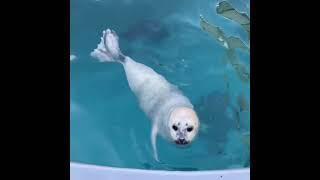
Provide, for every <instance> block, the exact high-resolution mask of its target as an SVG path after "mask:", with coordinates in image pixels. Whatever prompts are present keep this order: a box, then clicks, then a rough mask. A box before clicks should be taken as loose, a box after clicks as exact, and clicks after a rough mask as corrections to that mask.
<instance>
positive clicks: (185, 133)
mask: <svg viewBox="0 0 320 180" xmlns="http://www.w3.org/2000/svg"><path fill="white" fill-rule="evenodd" d="M199 125H200V123H199V119H198V117H197V114H196V113H195V111H194V110H193V109H191V108H187V107H178V108H175V109H174V110H173V111H172V112H171V114H170V118H169V123H168V126H169V131H170V137H171V139H172V140H173V141H174V142H175V143H176V144H178V145H187V144H190V143H191V142H192V141H193V139H194V138H195V137H196V135H197V133H198V129H199Z"/></svg>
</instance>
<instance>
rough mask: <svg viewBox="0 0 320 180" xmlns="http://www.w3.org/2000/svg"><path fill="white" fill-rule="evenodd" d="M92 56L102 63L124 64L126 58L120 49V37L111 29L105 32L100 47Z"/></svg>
mask: <svg viewBox="0 0 320 180" xmlns="http://www.w3.org/2000/svg"><path fill="white" fill-rule="evenodd" d="M90 55H91V56H92V57H94V58H96V59H98V60H99V61H100V62H119V63H124V61H125V58H126V56H124V55H123V54H122V52H121V50H120V48H119V37H118V36H117V34H116V32H115V31H113V30H110V29H107V30H105V31H103V36H102V37H101V41H100V43H99V44H98V47H97V48H96V49H94V50H93V51H92V52H91V54H90Z"/></svg>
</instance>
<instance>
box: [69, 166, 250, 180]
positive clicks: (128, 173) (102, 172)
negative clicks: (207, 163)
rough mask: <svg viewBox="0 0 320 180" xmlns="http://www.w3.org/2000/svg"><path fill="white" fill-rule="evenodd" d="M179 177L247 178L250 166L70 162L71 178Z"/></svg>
mask: <svg viewBox="0 0 320 180" xmlns="http://www.w3.org/2000/svg"><path fill="white" fill-rule="evenodd" d="M164 176H165V178H166V180H167V179H168V180H171V179H172V180H173V179H179V178H181V177H183V180H191V179H198V178H201V180H209V179H210V180H215V179H220V180H221V179H224V180H249V179H250V168H242V169H226V170H201V171H166V170H145V169H133V168H118V167H109V166H98V165H91V164H84V163H77V162H70V179H71V180H85V179H92V180H111V179H123V180H126V179H128V180H129V179H130V180H135V179H137V180H138V179H141V180H144V179H146V180H147V179H154V180H160V179H161V180H163V177H164Z"/></svg>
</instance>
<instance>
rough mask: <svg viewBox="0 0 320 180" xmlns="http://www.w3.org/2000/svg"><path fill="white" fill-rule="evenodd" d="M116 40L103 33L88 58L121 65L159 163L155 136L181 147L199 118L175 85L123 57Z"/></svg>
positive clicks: (189, 139)
mask: <svg viewBox="0 0 320 180" xmlns="http://www.w3.org/2000/svg"><path fill="white" fill-rule="evenodd" d="M118 39H119V38H118V36H117V34H116V33H115V32H114V31H113V30H110V29H107V30H105V31H103V36H102V37H101V41H100V43H99V44H98V47H97V48H96V49H95V50H94V51H93V52H91V56H92V57H94V58H96V59H98V60H99V61H101V62H119V63H121V64H122V65H123V67H124V70H125V73H126V77H127V80H128V83H129V86H130V88H131V90H132V91H133V93H134V94H135V95H136V97H137V99H138V101H139V104H140V107H141V109H142V110H143V111H144V112H145V114H146V115H147V116H148V118H150V119H151V121H152V130H151V131H152V132H151V143H152V148H153V152H154V158H155V159H156V160H157V161H159V158H158V154H157V149H156V138H157V135H158V134H160V135H161V136H162V137H164V138H165V139H167V140H169V141H171V142H174V143H176V144H178V145H180V146H185V145H187V144H190V143H191V142H192V141H193V140H194V138H195V137H196V135H197V133H198V129H199V126H200V123H199V119H198V117H197V114H196V112H195V111H194V109H193V105H192V104H191V102H190V101H189V99H188V98H187V97H185V96H184V95H183V94H182V92H181V91H179V89H178V88H177V87H176V86H174V85H172V84H170V83H169V82H168V81H167V80H166V79H165V78H164V77H163V76H161V75H160V74H158V73H156V72H155V71H154V70H153V69H151V68H150V67H148V66H145V65H143V64H141V63H138V62H136V61H134V60H133V59H131V58H130V57H128V56H125V55H123V54H122V52H121V50H120V48H119V44H118Z"/></svg>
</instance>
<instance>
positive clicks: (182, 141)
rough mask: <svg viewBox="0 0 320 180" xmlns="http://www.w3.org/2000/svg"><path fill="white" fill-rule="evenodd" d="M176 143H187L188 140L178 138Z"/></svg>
mask: <svg viewBox="0 0 320 180" xmlns="http://www.w3.org/2000/svg"><path fill="white" fill-rule="evenodd" d="M176 143H177V144H188V142H187V141H186V140H185V139H184V138H179V139H178V140H176Z"/></svg>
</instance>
